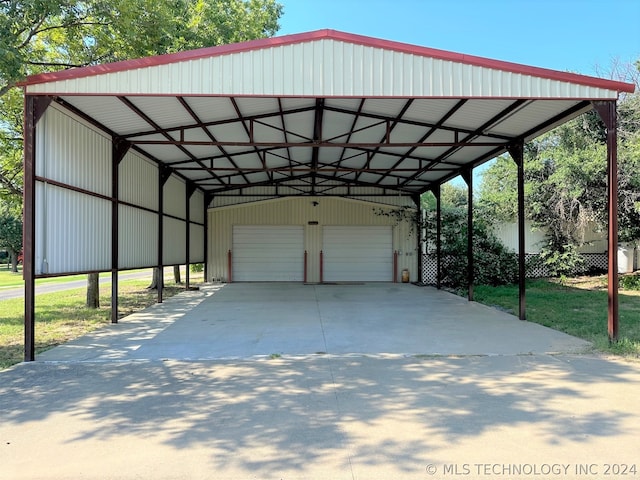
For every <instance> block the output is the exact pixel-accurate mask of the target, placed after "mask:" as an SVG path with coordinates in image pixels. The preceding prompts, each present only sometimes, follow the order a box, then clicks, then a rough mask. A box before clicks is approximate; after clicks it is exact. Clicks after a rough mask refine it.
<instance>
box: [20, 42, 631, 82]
mask: <svg viewBox="0 0 640 480" xmlns="http://www.w3.org/2000/svg"><path fill="white" fill-rule="evenodd" d="M321 39H333V40H338V41H343V42H346V43H353V44H357V45H362V46H366V47H373V48H381V49H385V50H393V51H396V52H401V53H407V54H412V55H417V56H423V57H431V58H435V59H439V60H446V61H451V62H458V63H463V64H467V65H473V66H477V67H484V68H490V69H495V70H503V71H507V72H511V73H517V74H522V75H530V76H534V77H542V78H546V79H549V80H556V81H561V82H569V83H575V84H579V85H584V86H589V87H595V88H603V89H607V90H615V91H618V92H628V93H633V91H634V90H635V86H634V85H633V84H631V83H624V82H618V81H614V80H607V79H603V78H597V77H589V76H586V75H579V74H575V73H567V72H559V71H557V70H549V69H546V68H540V67H532V66H527V65H522V64H518V63H511V62H505V61H501V60H492V59H489V58H484V57H476V56H473V55H465V54H461V53H455V52H449V51H446V50H438V49H434V48H428V47H421V46H417V45H410V44H406V43H400V42H395V41H391V40H383V39H378V38H372V37H366V36H362V35H356V34H352V33H344V32H338V31H336V30H317V31H313V32H307V33H298V34H293V35H285V36H281V37H272V38H263V39H259V40H252V41H248V42H243V43H234V44H231V45H221V46H217V47H205V48H200V49H197V50H188V51H184V52H178V53H170V54H166V55H157V56H153V57H145V58H138V59H135V60H125V61H122V62H115V63H107V64H103V65H94V66H90V67H83V68H74V69H69V70H63V71H60V72H52V73H42V74H39V75H33V76H30V77H27V79H26V80H24V81H23V82H21V83H19V85H21V86H26V85H34V84H38V83H47V82H54V81H59V80H72V79H76V78H83V77H89V76H94V75H102V74H107V73H115V72H122V71H127V70H135V69H138V68H146V67H153V66H158V65H167V64H171V63H176V62H184V61H188V60H195V59H199V58H206V57H215V56H221V55H230V54H234V53H241V52H247V51H253V50H261V49H265V48H271V47H279V46H285V45H291V44H296V43H305V42H311V41H314V40H321Z"/></svg>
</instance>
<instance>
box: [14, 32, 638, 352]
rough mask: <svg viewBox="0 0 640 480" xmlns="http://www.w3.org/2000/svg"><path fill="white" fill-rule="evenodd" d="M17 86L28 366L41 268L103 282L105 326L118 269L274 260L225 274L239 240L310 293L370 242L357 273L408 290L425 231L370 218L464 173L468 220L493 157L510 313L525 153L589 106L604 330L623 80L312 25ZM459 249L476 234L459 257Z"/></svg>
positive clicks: (217, 268) (612, 331)
mask: <svg viewBox="0 0 640 480" xmlns="http://www.w3.org/2000/svg"><path fill="white" fill-rule="evenodd" d="M23 87H24V90H25V182H24V183H25V202H24V209H25V217H24V225H25V227H24V247H25V250H24V275H25V317H24V318H25V360H34V356H35V355H34V336H35V332H34V321H35V313H34V312H35V310H34V282H35V279H36V278H39V277H46V276H54V275H66V274H76V273H91V272H98V271H111V272H112V276H113V283H112V285H113V287H112V288H113V293H112V321H113V322H117V313H118V295H117V291H118V284H117V273H118V271H120V270H126V269H133V268H143V267H162V266H165V265H179V264H186V265H187V266H188V265H189V264H190V263H201V262H202V263H204V264H205V278H206V279H207V280H212V279H221V280H225V281H232V280H233V274H234V272H240V273H241V274H243V275H245V274H247V273H248V274H249V276H250V275H251V274H254V273H256V272H257V271H265V270H269V269H270V268H272V267H271V265H269V264H266V263H265V262H264V258H262V259H261V258H258V259H257V264H258V265H259V266H257V267H247V268H248V270H242V268H240V269H239V270H238V268H239V267H238V265H239V262H240V259H239V258H237V255H235V254H234V251H235V253H237V250H240V251H241V252H242V253H243V254H244V253H246V252H249V253H248V254H247V255H248V256H245V257H244V259H245V260H246V262H247V263H249V264H250V263H251V262H252V261H253V260H252V258H251V253H250V252H252V250H255V246H256V243H258V245H262V244H263V243H264V244H267V242H266V241H265V242H253V243H252V242H251V239H252V238H254V239H255V238H267V237H268V236H269V235H272V236H273V237H272V238H275V240H274V241H272V242H271V243H269V245H270V247H269V248H270V249H271V250H269V251H270V252H273V253H270V255H278V252H279V250H278V245H281V243H282V242H281V240H282V239H283V238H286V240H287V241H288V242H291V245H294V246H295V248H294V249H293V251H296V252H297V253H296V256H295V258H289V257H283V258H282V259H281V261H279V262H278V265H279V266H281V265H289V267H287V268H282V269H281V270H279V273H278V274H279V275H281V278H282V279H287V280H291V279H293V280H295V281H303V282H310V283H322V282H324V281H325V280H326V278H325V274H326V271H325V267H327V268H328V267H329V266H330V265H331V266H332V268H335V269H334V270H331V275H333V276H334V277H333V278H336V279H340V278H343V277H341V275H343V274H344V272H341V271H339V268H338V267H339V264H340V261H337V260H335V259H336V258H340V257H339V255H338V254H341V255H344V257H343V258H353V256H354V255H353V253H352V252H353V251H354V250H353V247H354V245H360V246H367V244H368V243H369V240H368V239H370V238H372V237H375V238H376V239H379V242H378V241H376V242H375V245H377V247H376V249H375V252H376V255H377V254H378V252H382V253H381V254H380V263H379V264H378V266H379V267H380V271H375V270H374V271H371V272H370V271H367V270H366V269H364V268H363V269H362V272H361V273H359V275H362V276H363V278H364V276H367V275H371V276H372V277H371V278H373V279H375V280H382V281H385V280H387V281H394V280H396V279H397V275H398V272H399V271H400V270H402V269H405V268H406V269H409V270H411V272H412V275H414V277H413V279H417V275H418V272H419V270H420V265H421V262H420V261H419V256H420V255H419V251H420V250H419V248H418V245H419V242H420V238H416V237H419V232H418V234H416V235H415V236H414V238H409V235H408V231H409V229H408V227H406V226H405V227H402V226H396V225H394V223H393V222H391V221H390V220H389V219H388V217H384V215H382V216H380V215H375V214H374V213H372V212H373V210H374V209H376V208H377V209H381V210H382V211H383V212H389V211H390V210H392V209H396V208H398V207H412V208H415V209H416V211H415V213H416V215H417V214H418V211H417V210H418V208H419V205H420V195H422V194H423V193H425V192H427V191H433V193H434V194H435V196H436V199H438V218H439V196H440V195H439V192H440V185H441V184H443V183H444V182H446V181H448V180H450V179H452V178H454V177H456V176H458V175H461V176H462V177H463V178H464V180H465V182H466V183H467V185H468V187H469V188H468V191H469V200H470V201H469V216H468V221H469V223H470V224H471V223H472V222H473V218H472V215H471V213H472V208H471V205H472V202H471V199H472V196H473V174H472V172H473V169H474V168H475V167H476V166H478V165H480V164H482V163H484V162H486V161H488V160H490V159H492V158H494V157H496V156H498V155H500V154H503V153H505V152H508V153H509V154H510V155H511V156H512V157H513V159H514V161H515V162H516V164H517V165H518V180H519V182H518V183H519V202H518V210H519V232H520V252H519V253H520V311H519V316H520V318H522V319H524V318H525V291H524V216H523V212H524V204H523V196H524V195H523V150H524V144H525V142H527V141H529V140H531V139H533V138H535V137H536V136H538V135H540V134H542V133H544V132H546V131H548V130H550V129H552V128H554V127H555V126H557V125H560V124H562V123H563V122H566V121H568V120H570V119H572V118H575V117H576V116H578V115H580V114H582V113H584V112H587V111H589V110H591V109H594V108H595V109H596V111H597V112H598V113H599V114H600V116H601V118H602V119H603V121H604V123H605V124H606V126H607V138H608V142H607V146H608V149H607V151H608V159H607V160H608V166H609V215H610V217H609V218H610V221H609V336H610V338H612V339H615V338H616V337H617V318H618V313H617V275H616V272H617V260H616V253H617V205H616V204H617V180H616V173H617V166H616V101H617V98H618V95H619V93H621V92H632V91H633V89H634V86H633V85H631V84H625V83H620V82H615V81H610V80H605V79H600V78H593V77H586V76H581V75H575V74H569V73H564V72H557V71H551V70H545V69H541V68H535V67H529V66H523V65H518V64H512V63H506V62H501V61H496V60H490V59H485V58H478V57H473V56H468V55H463V54H458V53H451V52H445V51H440V50H433V49H429V48H424V47H420V46H413V45H406V44H400V43H396V42H392V41H387V40H380V39H373V38H368V37H362V36H358V35H353V34H347V33H341V32H336V31H332V30H322V31H317V32H310V33H303V34H298V35H290V36H285V37H278V38H270V39H263V40H257V41H252V42H246V43H242V44H235V45H227V46H221V47H212V48H204V49H200V50H194V51H188V52H180V53H176V54H170V55H164V56H159V57H150V58H143V59H137V60H131V61H126V62H119V63H114V64H107V65H98V66H92V67H87V68H81V69H71V70H66V71H62V72H57V73H51V74H43V75H37V76H33V77H30V78H28V79H27V80H26V81H25V82H24V84H23ZM381 218H387V220H386V221H383V220H381ZM292 226H296V227H297V229H296V228H291V227H292ZM235 227H237V228H235ZM239 227H242V228H239ZM374 227H375V228H374ZM378 227H379V228H378ZM252 228H253V230H252ZM385 228H386V229H385ZM469 231H471V229H469ZM256 232H257V233H256ZM246 239H248V240H246ZM371 243H372V244H373V243H374V242H371ZM363 244H364V245H363ZM327 245H330V246H331V248H332V249H333V250H332V251H336V252H338V254H336V255H335V256H334V257H333V259H331V258H325V256H326V254H327V248H325V247H326V246H327ZM439 248H440V246H439V245H438V251H439ZM284 250H285V253H282V255H285V254H286V252H290V251H292V249H290V248H287V249H284ZM472 250H473V238H472V237H471V236H470V237H469V238H468V258H469V262H470V264H471V265H472V261H473V255H472V254H471V253H472ZM234 257H236V258H234ZM438 257H439V255H438ZM247 258H248V260H247ZM260 262H262V263H260ZM331 262H333V263H331ZM254 263H256V262H254ZM387 264H388V266H386V265H387ZM354 265H356V264H355V263H353V264H349V268H353V267H354ZM389 266H390V267H391V268H389ZM251 268H253V270H252V269H251ZM438 268H440V266H438ZM161 271H162V269H161ZM187 271H188V269H187ZM469 271H470V273H469V279H468V284H469V300H472V299H473V268H470V269H469ZM385 272H387V273H385ZM347 273H348V272H347ZM386 274H388V275H389V277H388V278H385V277H384V275H386ZM296 275H297V277H296ZM439 276H440V275H438V277H439ZM290 277H295V278H290ZM367 278H369V277H367ZM273 279H274V278H268V280H273ZM347 279H349V278H347ZM187 281H188V278H187ZM158 301H159V302H162V289H161V288H159V290H158Z"/></svg>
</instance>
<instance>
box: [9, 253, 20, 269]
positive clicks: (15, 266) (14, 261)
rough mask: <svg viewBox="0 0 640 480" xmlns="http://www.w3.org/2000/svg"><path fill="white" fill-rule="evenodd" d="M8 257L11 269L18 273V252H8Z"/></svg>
mask: <svg viewBox="0 0 640 480" xmlns="http://www.w3.org/2000/svg"><path fill="white" fill-rule="evenodd" d="M9 258H11V271H12V272H13V273H18V253H17V252H9Z"/></svg>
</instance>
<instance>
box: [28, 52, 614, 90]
mask: <svg viewBox="0 0 640 480" xmlns="http://www.w3.org/2000/svg"><path fill="white" fill-rule="evenodd" d="M27 91H28V92H29V93H31V92H33V93H36V92H37V93H57V94H64V93H108V94H160V95H167V94H169V95H173V94H179V95H208V94H222V95H289V96H307V95H308V96H396V97H404V96H418V97H420V96H424V97H431V96H435V97H438V96H440V97H458V96H471V97H510V98H515V97H526V98H593V99H605V98H607V99H616V98H617V96H618V93H617V92H616V91H612V90H607V89H602V88H595V87H589V86H584V85H577V84H573V83H568V82H562V81H557V80H549V79H546V78H540V77H533V76H530V75H523V74H519V73H512V72H507V71H502V70H497V69H491V68H487V67H478V66H473V65H467V64H462V63H458V62H453V61H450V60H441V59H435V58H431V57H426V56H421V55H416V54H410V53H402V52H398V51H392V50H386V49H383V48H378V47H372V46H364V45H356V44H353V43H349V42H344V41H339V40H336V39H317V40H314V41H308V42H304V43H297V44H289V45H281V46H275V47H271V48H264V49H260V50H252V51H245V52H237V53H232V54H228V55H221V56H215V57H208V58H199V59H193V60H187V61H183V62H178V63H173V64H168V65H159V66H151V67H147V68H139V69H135V70H127V71H122V72H115V73H108V74H104V75H100V76H92V77H85V78H78V79H73V80H62V81H55V82H49V83H41V84H35V85H28V86H27Z"/></svg>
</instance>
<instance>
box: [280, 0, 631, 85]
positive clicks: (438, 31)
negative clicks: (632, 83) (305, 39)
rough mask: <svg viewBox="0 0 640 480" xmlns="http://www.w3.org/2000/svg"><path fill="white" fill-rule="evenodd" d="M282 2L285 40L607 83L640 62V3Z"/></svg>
mask: <svg viewBox="0 0 640 480" xmlns="http://www.w3.org/2000/svg"><path fill="white" fill-rule="evenodd" d="M279 1H280V3H282V4H283V5H284V15H283V17H282V18H281V20H280V25H281V28H280V32H279V35H285V34H291V33H301V32H307V31H312V30H320V29H324V28H331V29H334V30H340V31H344V32H348V33H357V34H360V35H367V36H370V37H377V38H383V39H387V40H395V41H399V42H405V43H410V44H414V45H421V46H425V47H431V48H438V49H442V50H448V51H452V52H458V53H465V54H469V55H477V56H481V57H487V58H492V59H496V60H506V61H510V62H515V63H522V64H525V65H532V66H537V67H543V68H550V69H553V70H560V71H571V72H575V73H581V74H584V75H592V76H604V77H607V76H608V72H609V71H610V70H611V65H612V64H613V62H614V61H618V62H625V63H632V62H635V61H636V60H638V59H640V0H537V1H535V0H279Z"/></svg>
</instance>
